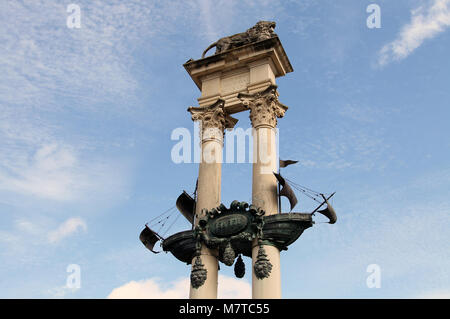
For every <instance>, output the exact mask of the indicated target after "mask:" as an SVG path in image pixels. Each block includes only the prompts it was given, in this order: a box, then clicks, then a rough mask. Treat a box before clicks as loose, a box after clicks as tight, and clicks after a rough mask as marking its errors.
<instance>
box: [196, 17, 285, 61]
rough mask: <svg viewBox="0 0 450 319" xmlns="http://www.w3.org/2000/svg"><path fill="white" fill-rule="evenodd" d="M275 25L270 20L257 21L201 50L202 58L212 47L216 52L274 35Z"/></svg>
mask: <svg viewBox="0 0 450 319" xmlns="http://www.w3.org/2000/svg"><path fill="white" fill-rule="evenodd" d="M275 26H276V23H275V22H272V21H259V22H258V23H256V24H255V25H254V26H253V27H251V28H250V29H248V30H247V31H245V32H242V33H238V34H234V35H231V36H229V37H224V38H221V39H219V40H218V41H216V42H214V43H213V44H211V45H210V46H209V47H208V48H207V49H206V50H205V51H204V52H203V54H202V59H203V58H204V57H205V54H206V52H208V51H209V50H210V49H212V48H214V47H216V52H215V53H214V54H218V53H221V52H224V51H227V50H230V49H234V48H237V47H240V46H243V45H245V44H249V43H252V42H257V41H262V40H266V39H270V38H272V37H276V36H277V35H276V33H275V32H274V29H275Z"/></svg>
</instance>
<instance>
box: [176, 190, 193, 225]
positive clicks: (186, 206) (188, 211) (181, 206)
mask: <svg viewBox="0 0 450 319" xmlns="http://www.w3.org/2000/svg"><path fill="white" fill-rule="evenodd" d="M176 206H177V209H178V210H179V211H180V213H181V214H182V215H183V216H184V217H185V218H186V219H187V220H188V221H189V222H190V223H191V225H192V224H194V214H195V212H194V210H195V200H194V199H193V198H192V197H191V196H190V195H189V194H188V193H186V191H183V193H182V194H181V195H180V196H178V198H177V202H176Z"/></svg>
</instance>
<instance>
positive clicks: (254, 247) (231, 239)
mask: <svg viewBox="0 0 450 319" xmlns="http://www.w3.org/2000/svg"><path fill="white" fill-rule="evenodd" d="M274 28H275V22H270V21H260V22H258V23H257V24H256V25H255V26H254V27H252V28H250V29H248V30H247V31H246V32H243V33H239V34H236V35H233V36H229V37H225V38H222V39H219V40H218V41H216V42H215V43H213V44H211V45H210V46H209V47H208V48H207V49H206V50H205V51H204V52H203V55H202V58H200V59H198V60H192V59H191V60H189V61H187V62H186V63H185V64H184V68H185V69H186V70H187V72H188V73H189V75H190V76H191V78H192V80H193V81H194V83H195V84H196V85H197V87H198V88H199V90H200V92H201V94H200V97H199V98H198V103H199V106H198V107H189V108H188V111H189V112H190V114H191V117H192V120H194V121H199V122H200V135H201V138H200V140H201V150H202V151H201V155H202V160H201V162H200V164H199V173H198V180H197V190H196V196H195V198H192V197H190V196H189V195H188V194H187V193H186V192H183V194H182V195H180V197H179V198H178V200H177V207H178V209H179V210H180V212H182V214H183V215H184V216H185V217H186V218H187V219H188V220H189V221H190V222H191V223H192V226H193V229H191V230H187V231H183V232H180V233H176V234H174V235H172V236H170V237H168V238H166V239H163V238H161V237H160V236H159V235H158V234H157V233H155V232H153V231H152V230H150V229H149V228H148V227H146V229H144V231H143V232H142V233H141V241H142V242H143V243H144V244H145V245H146V246H147V247H148V248H149V249H151V250H152V249H153V245H154V244H155V242H156V241H157V240H162V248H163V250H164V251H169V252H171V253H172V254H173V255H174V256H175V257H176V258H177V259H179V260H180V261H183V262H185V263H187V264H190V265H191V267H192V269H191V287H190V298H217V284H218V269H219V261H220V262H222V263H223V264H225V265H227V266H231V265H233V263H235V274H236V276H237V277H238V278H241V277H243V276H244V272H245V266H244V264H243V260H242V256H244V257H249V258H251V259H252V297H253V298H281V280H280V251H282V250H286V249H287V246H288V245H290V244H292V243H293V242H294V241H296V240H297V239H298V238H299V237H300V235H301V234H302V233H303V231H304V230H305V229H307V228H309V227H311V226H312V225H313V221H312V216H313V214H314V213H316V212H319V213H322V214H324V215H325V216H327V217H329V218H330V223H334V222H335V221H336V215H335V213H334V210H333V208H332V207H331V205H329V203H328V199H329V198H330V197H331V196H332V195H331V196H330V197H328V198H327V197H325V196H323V195H322V194H320V195H322V197H323V202H322V203H321V205H320V206H319V207H318V208H317V209H316V210H314V211H313V212H312V213H293V212H289V213H280V212H279V196H286V197H288V198H289V201H290V203H291V211H292V208H293V206H295V203H296V202H297V200H296V198H295V195H294V194H293V191H292V189H291V188H290V186H289V185H288V184H287V183H286V181H285V180H284V179H283V177H281V175H280V174H279V168H278V166H279V163H280V164H281V161H280V162H279V159H278V156H277V154H276V146H277V145H276V136H275V130H274V129H275V128H276V126H277V119H279V118H282V117H283V116H284V115H285V112H286V111H287V109H288V107H287V106H285V105H283V104H282V103H281V102H280V101H279V99H278V92H277V85H276V78H278V77H281V76H284V75H286V74H287V73H290V72H292V71H293V69H292V66H291V64H290V62H289V59H288V57H287V55H286V53H285V51H284V49H283V46H282V44H281V42H280V39H279V38H278V36H277V35H276V34H275V33H274ZM214 47H215V48H216V52H215V54H213V55H210V56H207V57H205V54H206V52H207V51H208V50H209V49H211V48H214ZM244 111H249V113H250V121H251V125H252V128H253V130H252V132H253V133H252V134H253V140H254V143H253V145H254V149H253V154H254V159H253V170H252V204H251V205H249V204H247V203H245V202H240V201H236V200H235V201H233V202H232V203H231V204H230V207H229V208H227V207H226V206H225V205H223V204H221V163H222V150H223V142H224V130H225V129H230V128H233V127H234V126H235V124H236V122H237V120H236V119H234V118H233V117H232V114H234V113H238V112H244ZM262 153H263V154H264V156H262V157H261V156H259V154H262ZM255 154H257V155H256V156H255ZM206 158H207V160H205V159H206ZM292 163H293V162H292V161H291V163H287V164H286V162H283V165H288V164H292ZM282 167H283V166H282ZM276 172H278V174H277V173H276ZM281 186H283V189H280V187H281ZM325 204H326V205H327V207H326V209H323V210H319V208H320V207H321V206H322V205H325ZM144 232H145V234H144ZM152 251H153V250H152ZM235 260H236V261H235Z"/></svg>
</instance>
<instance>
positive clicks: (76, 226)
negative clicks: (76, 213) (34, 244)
mask: <svg viewBox="0 0 450 319" xmlns="http://www.w3.org/2000/svg"><path fill="white" fill-rule="evenodd" d="M79 230H83V231H87V225H86V222H85V221H84V220H83V219H81V218H79V217H73V218H69V219H68V220H66V221H65V222H63V223H62V224H61V225H59V227H58V228H57V229H55V230H53V231H51V232H49V233H48V240H49V242H50V243H57V242H59V241H60V240H62V239H64V238H66V237H68V236H70V235H72V234H74V233H76V232H78V231H79Z"/></svg>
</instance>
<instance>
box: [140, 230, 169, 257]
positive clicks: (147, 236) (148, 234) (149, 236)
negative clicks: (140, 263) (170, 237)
mask: <svg viewBox="0 0 450 319" xmlns="http://www.w3.org/2000/svg"><path fill="white" fill-rule="evenodd" d="M139 239H140V240H141V242H142V243H143V244H144V246H145V247H147V249H148V250H150V251H151V252H152V253H155V254H158V253H160V252H159V251H154V250H153V247H155V244H156V243H157V242H158V241H159V240H160V239H163V238H162V237H160V236H159V235H158V234H157V233H156V232H154V231H153V230H151V229H150V228H149V227H148V226H147V225H145V228H144V230H143V231H142V232H141V234H140V235H139Z"/></svg>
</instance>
